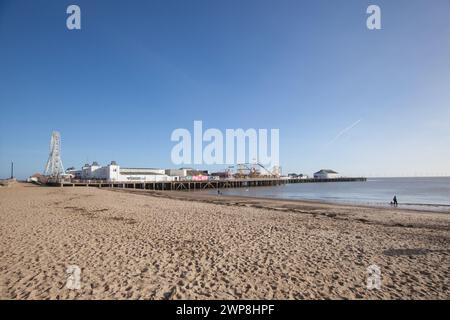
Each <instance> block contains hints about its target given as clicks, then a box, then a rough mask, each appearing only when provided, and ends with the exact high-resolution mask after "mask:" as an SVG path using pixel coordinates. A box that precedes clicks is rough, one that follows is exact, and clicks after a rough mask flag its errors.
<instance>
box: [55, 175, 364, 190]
mask: <svg viewBox="0 0 450 320" xmlns="http://www.w3.org/2000/svg"><path fill="white" fill-rule="evenodd" d="M366 180H367V178H364V177H358V178H334V179H298V178H286V179H281V178H247V179H220V180H207V181H187V180H181V181H155V182H149V181H145V182H144V181H143V182H136V181H133V182H126V181H123V182H117V181H116V182H114V181H101V180H86V181H82V180H78V181H55V182H47V184H46V185H48V186H55V187H96V188H121V189H142V190H166V191H170V190H173V191H195V190H203V189H225V188H249V187H270V186H279V185H285V184H289V183H326V182H329V183H332V182H356V181H366Z"/></svg>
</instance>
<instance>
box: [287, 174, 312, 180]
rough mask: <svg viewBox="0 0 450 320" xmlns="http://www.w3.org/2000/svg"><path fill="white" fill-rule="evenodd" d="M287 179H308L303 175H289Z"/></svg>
mask: <svg viewBox="0 0 450 320" xmlns="http://www.w3.org/2000/svg"><path fill="white" fill-rule="evenodd" d="M288 177H289V178H291V179H308V176H307V175H304V174H303V173H298V174H297V173H289V174H288Z"/></svg>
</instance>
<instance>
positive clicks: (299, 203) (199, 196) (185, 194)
mask: <svg viewBox="0 0 450 320" xmlns="http://www.w3.org/2000/svg"><path fill="white" fill-rule="evenodd" d="M103 189H106V190H109V191H114V192H125V193H132V194H147V195H152V196H156V197H166V198H169V199H175V200H187V201H199V202H207V203H215V204H224V205H231V204H236V205H244V204H245V203H248V204H257V205H258V204H260V205H264V204H265V205H266V206H265V208H267V209H275V208H276V204H280V205H282V206H286V205H291V206H292V208H293V209H295V208H296V207H299V208H303V207H305V206H316V207H322V208H327V207H328V208H334V207H340V208H343V209H345V208H350V209H358V208H364V209H374V210H380V211H386V210H387V211H392V212H405V213H408V212H409V213H430V214H443V215H448V214H449V213H450V212H449V211H442V210H421V209H420V208H405V207H390V206H387V205H386V206H382V205H370V204H359V203H342V202H332V201H320V200H309V199H281V198H264V197H254V196H239V195H227V194H221V195H216V194H210V193H207V192H206V191H164V190H156V191H155V190H140V189H116V188H103ZM404 205H410V204H404ZM430 206H434V205H430ZM449 207H450V205H449Z"/></svg>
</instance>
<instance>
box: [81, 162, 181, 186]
mask: <svg viewBox="0 0 450 320" xmlns="http://www.w3.org/2000/svg"><path fill="white" fill-rule="evenodd" d="M81 179H82V180H105V181H108V182H116V181H117V182H159V181H173V180H175V179H173V178H172V177H170V176H168V175H167V174H166V173H165V170H164V169H154V168H121V167H120V166H119V165H118V164H117V163H116V162H115V161H112V162H111V163H110V164H109V165H107V166H104V167H102V166H100V165H99V164H98V163H97V162H93V163H92V164H91V165H90V164H85V165H84V166H83V168H82V169H81Z"/></svg>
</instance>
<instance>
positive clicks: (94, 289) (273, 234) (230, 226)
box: [0, 184, 450, 299]
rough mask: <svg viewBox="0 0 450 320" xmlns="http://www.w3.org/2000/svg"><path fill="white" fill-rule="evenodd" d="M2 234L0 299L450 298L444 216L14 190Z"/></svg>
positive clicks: (4, 208) (1, 216)
mask: <svg viewBox="0 0 450 320" xmlns="http://www.w3.org/2000/svg"><path fill="white" fill-rule="evenodd" d="M0 228H1V236H0V298H1V299H450V289H449V278H450V215H448V214H443V213H433V212H417V211H406V210H401V209H391V208H389V209H382V208H369V207H354V206H343V205H332V204H320V203H309V202H298V201H295V202H294V201H281V200H264V199H244V198H239V197H223V196H222V197H220V196H213V195H206V194H195V193H180V192H172V193H167V192H166V193H164V192H159V193H149V192H143V191H141V192H139V191H134V192H128V191H112V190H107V189H96V188H86V187H77V188H49V187H47V188H46V187H39V186H34V185H28V184H16V185H14V186H10V187H0ZM373 264H375V265H377V266H379V268H380V270H381V281H382V283H381V288H380V289H379V290H376V289H375V290H368V289H367V287H366V281H367V276H368V274H367V267H368V266H370V265H373ZM70 265H76V266H79V268H80V269H81V278H80V283H81V288H80V289H79V290H73V289H69V288H67V286H66V282H67V277H68V274H67V273H66V269H67V267H68V266H70Z"/></svg>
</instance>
